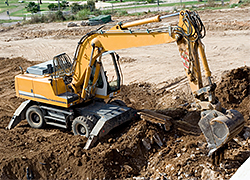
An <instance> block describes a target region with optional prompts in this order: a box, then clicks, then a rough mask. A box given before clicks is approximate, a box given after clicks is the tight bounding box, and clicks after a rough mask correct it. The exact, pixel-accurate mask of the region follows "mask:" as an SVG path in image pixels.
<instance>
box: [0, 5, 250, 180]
mask: <svg viewBox="0 0 250 180" xmlns="http://www.w3.org/2000/svg"><path fill="white" fill-rule="evenodd" d="M199 14H200V16H201V19H202V20H203V22H204V25H205V27H206V29H207V35H206V37H205V38H204V39H203V42H204V44H205V49H206V55H207V58H208V62H209V65H210V68H211V71H212V75H213V77H214V78H213V80H214V81H215V82H217V85H218V87H217V90H216V96H217V97H218V98H219V100H220V101H221V103H222V105H223V107H225V108H227V109H230V108H233V109H236V110H238V111H240V112H241V113H242V114H243V116H244V118H245V120H246V125H245V128H244V129H243V131H242V132H241V133H240V134H239V135H238V136H236V137H235V138H234V139H233V140H232V141H230V142H229V145H228V149H227V150H226V151H225V160H223V161H222V162H221V163H220V164H219V165H218V166H213V165H212V163H211V158H209V157H208V156H207V154H208V151H209V149H208V147H207V143H206V140H205V138H204V136H203V134H202V133H201V131H200V129H199V127H198V125H197V123H198V121H199V119H200V113H199V112H197V111H192V110H190V108H189V107H190V103H191V102H192V101H193V98H192V95H191V91H190V89H189V86H188V83H187V80H186V78H185V73H184V70H183V65H182V62H181V59H180V57H179V53H178V49H177V46H176V44H175V43H171V44H163V45H157V46H148V47H140V48H131V49H125V50H119V51H117V52H118V53H119V55H120V57H121V58H120V62H121V67H122V70H123V77H124V85H123V86H122V89H121V93H120V95H119V96H118V97H117V99H121V100H123V101H124V102H125V103H126V104H127V106H129V107H132V108H135V109H137V110H141V109H151V110H155V111H157V112H159V113H162V114H165V115H167V116H170V117H171V123H172V126H171V130H170V131H168V132H165V131H164V129H163V128H162V127H161V126H158V125H157V124H151V123H149V122H145V121H143V120H141V119H133V120H132V121H130V122H129V123H126V124H125V125H123V126H122V127H118V128H116V129H114V130H112V131H111V133H110V134H108V135H107V136H106V137H104V138H102V139H100V141H99V143H98V144H97V145H96V147H94V148H92V149H90V150H83V147H84V143H85V142H86V139H85V138H84V137H81V136H74V135H73V133H72V132H70V131H66V130H63V129H58V128H55V127H52V126H51V127H46V128H45V129H32V128H30V126H29V125H28V123H27V121H23V122H21V123H20V124H19V125H18V126H17V127H16V128H14V129H12V130H6V129H5V127H6V126H7V125H8V123H9V121H10V119H11V117H12V115H13V113H14V112H15V110H16V108H17V107H18V106H19V105H20V104H21V102H23V101H24V100H23V99H20V98H17V97H16V96H15V89H14V76H15V75H17V74H19V73H20V70H19V67H18V66H22V67H23V69H26V68H27V67H29V66H31V65H34V64H36V63H38V62H43V61H47V60H50V59H52V58H53V56H55V55H57V54H60V53H62V52H66V53H67V54H69V55H70V56H71V57H72V56H73V53H74V51H75V48H76V45H77V42H78V40H79V39H80V37H81V36H83V35H84V34H85V33H87V32H89V31H90V30H92V29H95V28H97V26H96V27H88V26H87V27H80V26H79V27H73V28H67V23H49V24H35V25H24V26H15V27H0V34H1V35H0V75H1V76H0V97H1V98H0V179H26V178H27V168H28V170H29V171H30V172H32V175H31V176H32V177H31V178H34V179H125V178H127V179H147V178H152V179H157V178H161V179H164V178H167V179H193V180H195V179H229V178H230V177H231V176H232V175H233V174H234V173H235V171H236V170H237V169H238V168H239V167H240V165H241V164H242V163H243V162H244V161H245V160H246V159H247V158H248V157H249V155H250V138H249V137H250V114H249V113H250V85H249V82H250V58H249V54H250V49H249V46H250V41H249V40H250V39H249V37H250V20H249V17H250V9H249V7H245V8H241V9H240V8H234V9H226V10H214V11H211V10H207V11H201V12H199ZM151 16H152V15H150V14H145V16H143V17H140V18H145V17H151ZM135 19H138V17H129V16H128V17H122V18H121V17H120V18H119V19H118V18H115V17H114V18H113V20H114V22H112V23H113V24H115V23H117V22H119V21H122V20H135ZM177 21H178V18H177V17H172V18H169V19H166V20H164V21H162V22H160V23H155V24H149V25H144V26H142V27H140V28H157V27H161V26H168V25H169V24H174V23H176V22H177ZM78 24H80V22H78ZM105 28H106V29H108V27H105ZM121 43H122V42H121ZM108 68H109V67H108ZM157 137H159V138H157ZM159 139H160V140H159ZM28 178H30V177H28Z"/></svg>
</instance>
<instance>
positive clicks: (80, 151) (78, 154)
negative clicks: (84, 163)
mask: <svg viewBox="0 0 250 180" xmlns="http://www.w3.org/2000/svg"><path fill="white" fill-rule="evenodd" d="M74 156H75V157H81V156H82V149H81V148H77V149H76V150H75V152H74Z"/></svg>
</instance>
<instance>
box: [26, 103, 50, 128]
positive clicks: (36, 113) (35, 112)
mask: <svg viewBox="0 0 250 180" xmlns="http://www.w3.org/2000/svg"><path fill="white" fill-rule="evenodd" d="M26 119H27V121H28V123H29V125H30V126H31V127H33V128H36V129H41V128H44V126H45V125H46V122H45V120H44V116H43V113H42V111H41V109H40V108H39V107H38V106H31V107H30V108H29V109H28V110H27V111H26Z"/></svg>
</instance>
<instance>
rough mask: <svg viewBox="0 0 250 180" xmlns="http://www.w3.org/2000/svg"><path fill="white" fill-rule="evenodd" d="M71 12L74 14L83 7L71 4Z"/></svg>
mask: <svg viewBox="0 0 250 180" xmlns="http://www.w3.org/2000/svg"><path fill="white" fill-rule="evenodd" d="M70 7H71V12H72V13H74V14H76V13H77V12H79V11H81V10H83V6H82V5H79V4H77V3H73V4H72V5H71V6H70Z"/></svg>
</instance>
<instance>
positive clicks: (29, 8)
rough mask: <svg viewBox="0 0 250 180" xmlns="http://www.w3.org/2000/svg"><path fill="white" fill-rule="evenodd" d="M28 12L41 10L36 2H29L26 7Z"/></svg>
mask: <svg viewBox="0 0 250 180" xmlns="http://www.w3.org/2000/svg"><path fill="white" fill-rule="evenodd" d="M25 8H26V9H27V11H28V12H31V13H37V12H38V11H39V10H40V7H39V5H36V3H34V2H29V4H28V5H27V6H26V7H25Z"/></svg>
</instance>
